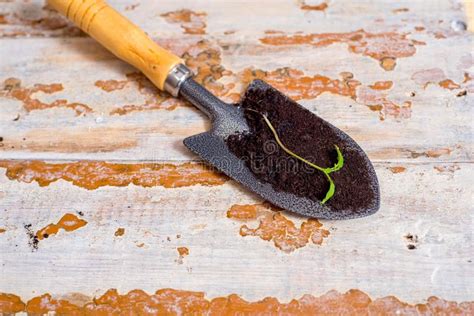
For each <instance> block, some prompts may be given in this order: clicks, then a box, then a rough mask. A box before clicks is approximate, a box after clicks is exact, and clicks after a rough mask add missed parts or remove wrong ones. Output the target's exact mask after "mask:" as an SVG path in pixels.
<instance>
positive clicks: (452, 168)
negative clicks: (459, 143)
mask: <svg viewBox="0 0 474 316" xmlns="http://www.w3.org/2000/svg"><path fill="white" fill-rule="evenodd" d="M433 169H435V170H436V171H438V172H440V173H445V172H449V173H454V172H456V171H458V170H461V167H459V166H458V165H440V166H434V167H433Z"/></svg>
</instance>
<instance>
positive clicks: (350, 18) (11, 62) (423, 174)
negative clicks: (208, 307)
mask: <svg viewBox="0 0 474 316" xmlns="http://www.w3.org/2000/svg"><path fill="white" fill-rule="evenodd" d="M110 3H111V4H112V5H114V6H115V7H116V8H118V10H119V11H121V12H122V13H124V14H125V15H126V16H128V17H130V18H131V19H132V20H133V21H135V22H136V23H137V24H138V25H139V26H141V27H142V28H144V29H145V30H146V31H147V32H148V33H149V34H150V35H151V36H152V37H153V38H154V39H156V40H157V41H158V42H159V43H161V44H162V45H163V46H165V47H167V48H169V49H170V50H172V51H174V52H175V53H176V54H178V55H180V56H183V58H184V59H185V61H186V62H187V63H188V65H189V66H190V67H192V68H193V69H194V70H195V71H196V73H197V80H198V81H200V82H202V83H203V84H204V85H206V87H208V88H209V89H210V90H211V91H213V92H214V93H215V94H217V95H218V96H220V97H221V98H223V99H224V100H226V101H229V102H231V101H233V102H235V101H236V100H238V98H239V97H240V94H241V93H242V91H243V90H244V88H245V86H246V85H247V84H248V83H249V81H250V80H252V79H254V78H263V79H265V80H267V81H269V82H270V83H271V84H273V85H275V86H276V87H278V88H279V89H281V90H282V91H284V92H285V93H287V94H288V95H290V96H291V97H292V98H294V99H296V100H298V102H300V103H301V104H303V105H304V106H305V107H307V108H308V109H310V110H312V111H314V112H315V113H317V114H318V115H320V116H321V117H323V118H325V119H327V120H328V121H330V122H332V123H333V124H335V125H336V126H338V127H340V128H342V129H343V130H344V131H346V132H347V133H348V134H350V135H351V136H353V137H354V139H356V141H358V142H359V143H360V144H361V146H362V147H363V148H364V149H365V150H366V151H367V152H368V154H369V156H370V158H371V159H372V160H373V161H374V162H375V167H376V171H377V174H378V176H379V180H380V183H381V190H382V208H381V210H380V211H379V213H377V214H376V215H374V216H371V217H368V218H364V219H358V220H351V221H343V222H335V221H322V222H321V223H322V227H319V226H318V227H317V229H316V233H314V234H318V233H320V234H322V232H323V231H326V230H327V232H328V233H329V235H327V236H326V235H324V238H322V237H321V236H319V237H321V245H318V242H315V243H316V244H315V243H313V242H312V241H311V238H310V237H311V236H310V235H308V236H306V235H305V236H306V237H304V238H303V237H301V236H302V235H304V234H303V233H302V229H300V223H310V222H309V221H307V220H306V219H304V218H299V217H296V216H293V215H291V214H287V213H283V215H284V217H283V218H288V220H289V221H290V222H285V223H286V224H285V225H290V226H291V225H292V224H290V223H295V225H296V228H295V229H294V230H292V231H294V232H293V233H294V234H295V236H297V237H298V238H301V240H302V244H301V245H302V246H301V248H299V249H294V248H297V247H294V240H291V238H296V237H295V236H294V235H291V234H290V237H291V238H290V237H288V236H286V238H287V239H283V241H281V240H277V241H276V240H275V239H276V238H274V237H273V236H272V240H271V241H264V240H262V239H261V238H260V237H258V236H254V237H252V236H246V237H242V236H240V235H239V230H240V228H241V227H242V226H243V225H247V226H248V227H249V228H257V227H259V225H260V228H261V226H262V225H264V224H261V222H260V221H264V220H266V219H268V217H265V216H267V215H268V214H271V213H270V211H269V210H265V207H263V206H259V207H258V209H259V212H261V213H259V214H258V216H256V217H255V218H253V217H252V216H250V217H251V218H249V219H247V220H242V221H238V220H236V219H231V218H228V217H227V211H228V210H229V209H230V208H231V207H232V206H234V205H254V204H255V203H260V202H261V201H260V200H259V199H258V198H257V197H255V196H253V195H252V194H249V193H248V192H247V191H245V189H242V188H240V187H239V186H237V185H236V184H235V183H233V182H232V181H227V179H226V178H221V177H220V176H218V175H216V174H214V173H212V172H209V173H207V171H206V170H203V169H201V168H200V167H195V166H194V165H193V167H189V169H188V167H183V166H182V164H183V163H188V162H190V161H195V160H197V157H195V156H193V155H192V154H190V153H189V152H188V151H187V150H186V149H185V148H184V146H183V145H182V139H183V138H185V137H187V136H190V135H193V134H196V133H199V132H202V131H204V130H206V129H207V128H209V123H208V122H207V120H206V118H205V117H204V116H203V115H202V114H201V113H199V112H198V111H197V110H195V109H194V108H192V107H191V106H189V105H187V104H185V103H183V102H180V101H176V100H173V99H171V98H169V96H167V95H165V94H161V93H159V92H158V91H157V90H155V89H153V87H151V86H150V84H149V82H148V81H147V80H146V79H144V78H143V77H141V76H140V75H138V74H137V73H136V72H135V71H134V69H132V68H131V67H130V66H128V65H125V64H124V63H122V62H121V61H119V60H117V59H116V58H115V57H113V56H112V55H111V54H110V53H108V52H107V51H106V50H105V49H103V48H102V47H100V46H99V45H98V44H96V43H95V42H94V41H93V40H91V39H89V38H87V37H85V36H84V34H81V33H80V32H78V30H77V29H75V28H74V27H73V26H72V25H71V24H69V23H67V22H66V21H65V20H64V19H62V18H61V17H59V16H58V15H57V14H56V13H54V12H52V11H50V10H48V9H47V8H44V3H43V1H3V2H1V3H0V137H2V140H1V141H0V250H1V253H2V256H0V262H1V267H2V268H1V269H0V279H1V280H2V281H1V282H0V292H10V293H15V294H17V295H20V296H21V297H22V299H23V300H25V301H26V300H28V299H29V298H31V297H33V296H36V295H38V294H39V293H44V292H49V293H53V294H56V295H64V294H68V293H71V292H76V293H82V294H84V295H87V296H88V297H90V296H93V295H96V294H102V293H103V292H104V291H105V290H107V289H109V288H118V290H119V291H120V292H121V293H125V292H127V291H129V290H132V289H135V288H140V289H143V290H146V291H148V292H150V293H151V292H153V291H155V290H156V289H159V288H165V287H171V288H177V289H187V290H197V291H204V292H206V295H207V296H208V297H217V296H225V295H228V294H230V293H238V294H240V295H242V297H244V298H245V299H248V300H258V299H262V298H263V297H265V296H274V297H276V298H278V299H280V300H282V301H289V300H290V299H292V298H298V297H300V296H301V295H303V294H313V295H321V294H323V293H325V292H327V291H329V290H338V291H340V292H344V291H346V290H348V289H351V288H358V289H360V290H362V291H364V292H365V293H367V294H369V295H370V296H371V297H373V298H377V297H383V296H386V295H395V296H396V297H398V298H399V299H401V300H403V301H406V302H409V303H418V302H421V301H423V300H424V299H426V298H427V297H429V296H431V295H436V296H439V297H441V298H444V299H448V300H455V301H458V302H460V301H469V300H473V297H472V293H474V288H473V285H472V284H474V276H473V273H472V262H471V261H472V253H473V252H474V249H473V242H472V228H473V227H472V221H473V218H472V216H473V215H472V214H473V212H472V211H473V207H472V195H473V191H472V179H473V178H474V171H473V161H472V152H473V144H472V118H473V109H472V104H473V101H474V100H473V96H472V95H473V93H474V86H473V84H474V81H473V80H472V79H471V78H473V77H474V62H473V56H472V41H473V34H472V33H468V32H466V31H463V30H461V29H456V27H454V28H453V25H454V26H456V25H460V24H456V23H453V21H465V18H466V17H465V12H464V11H463V6H462V5H461V4H460V3H459V2H457V1H415V2H413V1H397V2H394V1H341V0H332V1H328V2H324V3H326V4H327V6H324V5H322V3H323V2H321V3H320V2H317V1H306V2H305V1H286V0H278V1H275V0H272V1H270V0H265V1H207V0H199V1H180V2H176V1H159V2H157V1H147V0H140V1H125V0H121V1H110ZM182 9H185V11H181V10H182ZM186 10H187V11H186ZM187 16H189V18H190V19H191V21H188V22H187V21H186V19H187V18H186V17H187ZM9 159H12V160H13V161H8V160H9ZM33 160H39V162H37V165H36V166H39V167H38V168H37V169H35V170H33V169H32V168H30V167H31V166H30V165H28V162H31V161H33ZM87 161H90V162H87ZM103 161H107V163H104V162H103ZM58 163H61V164H62V167H61V168H58V169H55V168H54V166H55V165H56V166H57V164H58ZM28 166H30V167H28ZM71 166H72V167H71ZM68 168H69V169H68ZM161 168H164V169H163V170H162V169H161ZM174 168H177V170H178V172H177V173H178V175H176V173H173V172H174V171H173V170H175V169H174ZM66 169H67V170H66ZM188 173H189V175H193V176H194V178H192V179H190V177H189V176H188ZM196 174H197V175H198V178H197V180H196ZM35 177H36V178H35ZM167 177H171V178H172V180H170V182H166V181H167V179H168V178H167ZM210 178H212V181H208V180H209V179H210ZM38 179H40V181H39V184H41V185H43V186H39V184H38V182H37V181H38ZM48 179H49V180H48ZM51 179H53V180H56V181H54V182H52V183H49V182H50V181H52V180H51ZM88 181H89V186H88V185H86V184H85V183H87V182H88ZM165 182H166V183H165ZM91 183H92V184H91ZM129 183H130V184H129ZM106 184H107V185H106ZM204 184H205V185H204ZM86 187H88V188H89V189H92V190H87V189H86ZM261 208H263V209H264V210H263V211H262V210H261ZM66 213H70V214H73V215H75V216H77V217H78V218H80V219H83V220H85V221H87V224H86V225H85V226H83V227H81V228H79V229H76V230H72V231H69V232H68V231H65V230H60V231H59V232H57V234H52V235H51V236H48V238H43V239H42V240H40V241H39V242H38V249H37V250H35V249H34V248H32V247H31V245H30V244H29V243H31V242H35V241H34V238H33V237H34V235H35V234H36V233H37V232H38V231H40V230H41V229H42V228H44V227H48V226H47V225H48V224H51V223H53V224H54V223H57V222H58V221H59V220H60V219H61V218H62V216H63V215H64V214H66ZM272 220H275V219H271V218H270V223H271V224H275V222H272ZM282 221H285V220H284V219H282ZM29 224H31V226H27V227H26V228H25V225H29ZM275 225H276V224H275ZM308 225H309V224H308ZM312 225H313V227H316V226H317V225H319V224H318V223H315V222H312ZM290 226H285V227H287V228H286V229H288V227H290ZM119 228H124V232H123V235H121V236H120V234H122V233H118V235H119V236H116V233H117V229H119ZM261 229H262V228H261ZM2 230H4V231H2ZM47 231H48V232H49V231H50V230H47ZM257 231H258V230H257ZM28 234H30V235H31V234H32V236H29V235H28ZM298 234H299V235H298ZM257 235H258V233H257ZM178 236H179V237H178ZM312 236H313V237H314V235H312ZM301 240H300V242H301ZM278 243H280V244H278ZM281 243H283V246H282V244H281ZM275 244H277V245H279V246H280V247H276V246H275ZM288 244H291V245H292V247H293V248H292V247H289V248H285V247H284V246H288ZM291 245H290V246H291ZM178 247H187V248H188V249H189V255H187V256H184V257H182V258H180V256H179V253H178V251H177V248H178ZM280 248H283V249H287V250H288V249H290V250H292V251H291V252H289V253H286V252H284V251H282V249H280ZM394 312H395V310H394Z"/></svg>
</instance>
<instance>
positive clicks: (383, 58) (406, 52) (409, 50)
mask: <svg viewBox="0 0 474 316" xmlns="http://www.w3.org/2000/svg"><path fill="white" fill-rule="evenodd" d="M407 35H408V34H400V33H396V32H385V33H368V32H366V31H364V30H362V29H361V30H357V31H354V32H348V33H321V34H294V35H276V34H275V35H267V36H265V37H263V38H261V39H260V41H261V42H262V43H264V44H267V45H312V46H315V47H325V46H329V45H332V44H335V43H345V44H347V45H348V49H349V51H350V52H352V53H356V54H362V55H364V56H368V57H371V58H373V59H376V60H378V61H379V62H380V65H381V67H382V68H383V69H385V70H393V69H394V68H395V65H396V59H397V58H404V57H410V56H413V55H414V54H415V53H416V47H415V46H416V45H424V44H425V43H423V42H419V41H416V40H412V39H409V38H407Z"/></svg>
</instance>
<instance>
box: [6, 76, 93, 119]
mask: <svg viewBox="0 0 474 316" xmlns="http://www.w3.org/2000/svg"><path fill="white" fill-rule="evenodd" d="M63 89H64V88H63V85H62V84H60V83H51V84H40V83H38V84H35V85H33V87H29V88H28V87H26V88H25V87H22V86H21V81H20V80H19V79H17V78H8V79H6V80H5V81H4V82H3V89H2V90H1V91H0V97H5V98H9V99H13V100H18V101H21V102H22V104H23V108H24V109H25V110H26V111H27V112H31V111H35V110H44V109H51V108H69V109H72V110H73V111H74V112H75V113H76V115H80V114H82V113H86V112H91V111H92V109H91V108H90V107H88V106H87V105H85V104H82V103H75V102H74V103H69V102H68V101H67V100H64V99H59V100H55V101H53V102H51V103H45V102H42V101H40V100H38V99H36V98H34V97H33V95H34V94H36V93H38V92H42V93H45V94H54V93H56V92H59V91H62V90H63Z"/></svg>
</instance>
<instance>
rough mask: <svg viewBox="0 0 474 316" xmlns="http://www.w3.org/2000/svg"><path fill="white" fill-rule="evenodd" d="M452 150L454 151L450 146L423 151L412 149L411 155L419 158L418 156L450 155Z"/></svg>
mask: <svg viewBox="0 0 474 316" xmlns="http://www.w3.org/2000/svg"><path fill="white" fill-rule="evenodd" d="M451 152H452V149H450V148H437V149H430V150H427V151H423V152H416V151H412V152H411V157H412V158H418V157H427V158H439V157H441V156H446V155H450V154H451Z"/></svg>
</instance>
